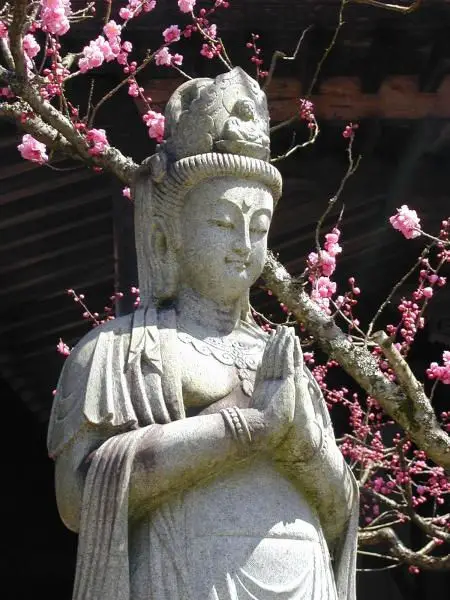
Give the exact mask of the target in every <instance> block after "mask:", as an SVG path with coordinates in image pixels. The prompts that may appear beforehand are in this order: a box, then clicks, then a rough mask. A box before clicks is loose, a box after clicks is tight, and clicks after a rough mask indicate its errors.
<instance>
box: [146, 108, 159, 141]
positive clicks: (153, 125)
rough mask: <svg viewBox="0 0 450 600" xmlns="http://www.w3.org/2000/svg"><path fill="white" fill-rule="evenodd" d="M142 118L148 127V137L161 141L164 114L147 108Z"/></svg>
mask: <svg viewBox="0 0 450 600" xmlns="http://www.w3.org/2000/svg"><path fill="white" fill-rule="evenodd" d="M142 120H143V121H144V123H145V124H146V126H147V127H148V135H149V137H151V138H152V139H154V140H156V141H157V142H162V141H163V138H164V123H165V117H164V115H163V114H161V113H159V112H156V111H154V110H148V111H147V112H146V113H145V115H144V116H143V117H142Z"/></svg>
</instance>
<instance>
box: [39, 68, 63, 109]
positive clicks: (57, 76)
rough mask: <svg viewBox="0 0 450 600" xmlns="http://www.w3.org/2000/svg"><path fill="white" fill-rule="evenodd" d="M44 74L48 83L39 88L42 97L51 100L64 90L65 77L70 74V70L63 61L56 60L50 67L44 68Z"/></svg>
mask: <svg viewBox="0 0 450 600" xmlns="http://www.w3.org/2000/svg"><path fill="white" fill-rule="evenodd" d="M42 74H43V75H44V76H45V78H46V82H47V83H46V84H45V85H43V86H42V87H41V88H40V90H39V93H40V94H41V97H42V98H44V99H45V100H50V99H51V98H53V97H54V96H60V95H61V94H62V90H63V83H64V79H65V78H66V77H67V75H68V74H69V70H68V69H66V68H65V67H64V66H63V65H62V64H61V63H59V62H57V61H55V62H52V64H51V66H50V69H44V70H43V71H42Z"/></svg>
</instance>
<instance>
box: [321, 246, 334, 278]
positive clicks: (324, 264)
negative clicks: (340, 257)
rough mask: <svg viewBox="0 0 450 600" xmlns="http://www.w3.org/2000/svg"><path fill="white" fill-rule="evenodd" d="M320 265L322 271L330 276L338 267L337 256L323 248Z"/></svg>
mask: <svg viewBox="0 0 450 600" xmlns="http://www.w3.org/2000/svg"><path fill="white" fill-rule="evenodd" d="M320 266H321V269H322V273H323V274H324V275H325V276H326V277H329V276H330V275H332V274H333V273H334V271H335V269H336V258H335V257H334V256H331V254H329V253H328V252H327V251H326V250H322V251H321V253H320Z"/></svg>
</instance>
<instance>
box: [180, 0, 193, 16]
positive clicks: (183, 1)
mask: <svg viewBox="0 0 450 600" xmlns="http://www.w3.org/2000/svg"><path fill="white" fill-rule="evenodd" d="M196 3H197V0H178V8H179V9H180V10H181V12H184V13H190V12H192V11H193V10H194V6H195V5H196Z"/></svg>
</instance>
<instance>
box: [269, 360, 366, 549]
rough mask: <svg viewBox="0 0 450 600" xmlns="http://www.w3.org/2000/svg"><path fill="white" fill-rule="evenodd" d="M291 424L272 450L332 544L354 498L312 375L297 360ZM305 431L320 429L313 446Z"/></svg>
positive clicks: (352, 481)
mask: <svg viewBox="0 0 450 600" xmlns="http://www.w3.org/2000/svg"><path fill="white" fill-rule="evenodd" d="M297 366H298V368H297V373H296V380H295V381H296V408H295V412H296V415H295V417H294V424H293V427H292V428H291V430H290V431H289V433H288V434H287V436H286V438H285V440H284V441H283V443H282V444H281V445H280V446H279V447H278V448H277V451H276V453H275V456H276V461H277V463H278V464H279V465H280V466H281V467H282V469H283V470H285V471H286V472H287V474H288V475H289V477H290V478H291V479H293V480H294V481H295V482H296V483H297V485H298V486H299V487H300V488H301V489H302V491H303V492H304V493H305V494H306V496H307V497H308V500H309V502H310V504H311V505H312V506H314V508H315V509H316V510H317V512H318V514H319V516H320V520H321V523H322V527H323V529H324V532H325V536H326V538H327V540H328V542H329V543H330V545H333V543H334V541H336V540H338V539H339V537H340V536H341V535H342V531H343V530H344V528H345V526H346V524H347V522H348V520H349V518H350V515H351V512H352V510H353V509H354V506H355V500H356V499H357V495H358V492H357V486H356V483H355V479H354V477H353V474H352V472H351V471H350V469H349V467H348V465H347V463H346V462H345V460H344V457H343V455H342V453H341V451H340V450H339V448H338V446H337V444H336V440H335V437H334V432H333V427H332V424H331V421H330V418H329V414H328V410H327V407H326V404H325V400H324V398H323V395H322V392H321V390H320V388H319V386H318V385H317V382H316V381H315V380H314V378H313V377H312V375H311V374H310V373H309V372H308V371H307V370H305V369H304V368H303V366H302V364H301V361H300V360H298V361H297ZM309 430H312V431H314V430H318V431H320V439H321V441H320V443H318V444H317V445H316V446H315V447H313V446H311V444H308V443H305V434H306V437H307V439H308V438H309V437H310V436H311V434H310V433H309V434H308V431H309Z"/></svg>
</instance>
